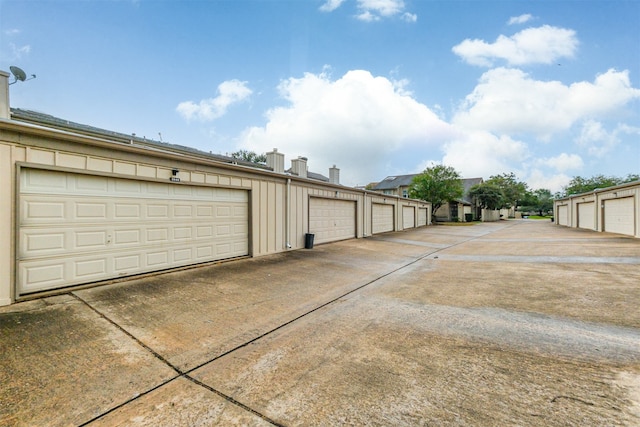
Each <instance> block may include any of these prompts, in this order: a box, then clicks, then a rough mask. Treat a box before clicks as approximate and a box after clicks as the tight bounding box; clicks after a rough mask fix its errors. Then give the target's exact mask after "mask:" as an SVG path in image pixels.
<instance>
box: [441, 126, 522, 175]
mask: <svg viewBox="0 0 640 427" xmlns="http://www.w3.org/2000/svg"><path fill="white" fill-rule="evenodd" d="M444 151H445V155H444V157H443V159H442V162H443V163H444V164H445V165H448V166H452V167H454V168H455V169H456V170H457V171H458V172H460V173H461V174H462V176H463V177H465V178H474V177H489V176H490V175H496V174H500V173H503V172H507V171H513V172H516V171H515V170H514V168H513V165H514V164H516V165H519V164H521V163H522V162H523V161H524V160H526V159H527V158H528V157H529V150H528V148H527V145H526V144H525V143H523V142H522V141H516V140H514V139H512V138H511V137H509V136H507V135H502V136H496V135H493V134H492V133H489V132H484V131H474V132H467V133H459V134H458V137H457V138H456V139H454V140H453V141H451V142H449V143H447V144H445V146H444Z"/></svg>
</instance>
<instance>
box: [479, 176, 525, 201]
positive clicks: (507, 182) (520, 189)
mask: <svg viewBox="0 0 640 427" xmlns="http://www.w3.org/2000/svg"><path fill="white" fill-rule="evenodd" d="M486 183H487V184H492V185H495V186H496V187H498V188H499V189H500V191H501V192H502V205H501V206H500V207H498V208H497V209H508V208H511V207H513V208H516V207H518V201H519V200H520V199H522V198H523V197H524V195H525V194H526V192H527V184H525V183H524V182H520V181H518V180H517V178H516V175H515V174H514V173H513V172H510V173H508V174H507V173H503V174H502V175H492V176H490V177H489V179H488V180H487V181H486Z"/></svg>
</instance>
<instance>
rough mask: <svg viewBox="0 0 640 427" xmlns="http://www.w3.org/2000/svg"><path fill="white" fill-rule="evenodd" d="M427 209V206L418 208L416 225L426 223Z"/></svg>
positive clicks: (419, 225)
mask: <svg viewBox="0 0 640 427" xmlns="http://www.w3.org/2000/svg"><path fill="white" fill-rule="evenodd" d="M428 211H429V209H427V208H418V227H422V226H423V225H427V216H428V214H429V212H428Z"/></svg>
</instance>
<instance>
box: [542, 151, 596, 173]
mask: <svg viewBox="0 0 640 427" xmlns="http://www.w3.org/2000/svg"><path fill="white" fill-rule="evenodd" d="M536 164H538V165H539V166H546V167H550V168H553V169H555V170H557V171H558V172H566V171H568V170H572V169H576V170H579V169H582V167H583V166H584V162H583V161H582V157H580V156H579V155H577V154H567V153H561V154H559V155H558V156H556V157H548V158H542V159H537V160H536Z"/></svg>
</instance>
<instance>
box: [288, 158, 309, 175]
mask: <svg viewBox="0 0 640 427" xmlns="http://www.w3.org/2000/svg"><path fill="white" fill-rule="evenodd" d="M291 172H292V173H293V174H294V175H298V176H299V177H300V178H306V177H307V158H306V157H298V158H297V159H293V160H291Z"/></svg>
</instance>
